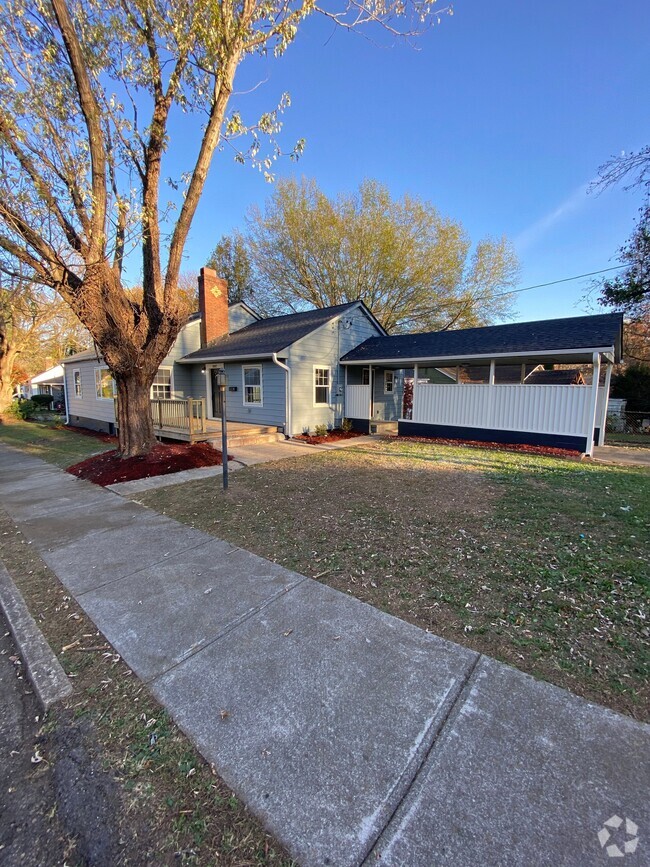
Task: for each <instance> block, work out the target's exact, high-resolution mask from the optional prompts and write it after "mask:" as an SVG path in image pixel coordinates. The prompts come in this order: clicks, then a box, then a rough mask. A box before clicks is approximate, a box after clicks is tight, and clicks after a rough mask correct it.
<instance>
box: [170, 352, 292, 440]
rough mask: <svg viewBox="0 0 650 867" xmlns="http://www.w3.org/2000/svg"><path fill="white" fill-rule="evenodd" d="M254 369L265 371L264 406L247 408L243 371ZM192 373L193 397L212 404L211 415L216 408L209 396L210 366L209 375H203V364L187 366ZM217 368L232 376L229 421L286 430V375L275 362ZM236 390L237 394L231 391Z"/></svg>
mask: <svg viewBox="0 0 650 867" xmlns="http://www.w3.org/2000/svg"><path fill="white" fill-rule="evenodd" d="M250 365H260V366H261V368H262V406H248V405H246V404H244V388H243V368H244V367H245V366H246V367H248V366H250ZM183 366H184V367H186V368H187V369H188V370H190V371H191V374H190V376H191V388H192V397H196V398H201V397H202V398H205V400H206V402H207V403H208V415H211V412H212V407H211V406H210V402H209V395H208V377H209V368H210V365H207V368H206V372H205V373H201V365H200V364H192V365H183ZM214 367H225V370H226V374H227V376H228V391H227V392H226V415H227V417H228V420H229V421H238V422H244V423H247V424H261V425H272V426H277V427H282V426H283V425H284V423H285V417H284V415H285V409H284V407H285V388H286V386H285V376H286V374H285V372H284V370H282V369H281V368H280V367H278V366H277V364H273V362H272V361H266V360H264V361H262V360H260V361H246V362H244V363H241V362H240V363H234V362H233V363H229V364H225V365H220V364H215V365H214ZM231 388H236V389H237V390H236V391H230V389H231Z"/></svg>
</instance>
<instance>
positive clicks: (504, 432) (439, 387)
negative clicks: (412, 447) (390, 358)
mask: <svg viewBox="0 0 650 867" xmlns="http://www.w3.org/2000/svg"><path fill="white" fill-rule="evenodd" d="M554 360H555V361H557V359H554ZM459 361H461V362H462V361H464V360H463V359H461V360H459ZM513 361H514V360H513V359H499V360H498V361H497V360H495V359H492V360H490V362H488V363H487V364H486V363H485V362H483V367H482V370H483V371H484V372H483V373H482V374H477V370H478V368H477V366H476V364H474V365H472V367H471V370H472V374H473V375H474V376H477V375H478V376H482V379H480V381H479V382H471V381H467V379H466V378H465V379H464V378H463V376H464V370H466V369H469V365H467V364H466V363H465V364H462V363H456V364H453V365H451V364H449V361H448V360H447V359H445V360H444V361H443V360H442V359H431V360H428V359H427V360H426V361H424V363H421V364H413V365H412V366H411V367H403V366H400V365H399V364H397V363H394V364H389V363H384V364H375V365H372V364H369V365H366V366H352V365H351V366H349V367H348V369H347V377H346V380H347V382H346V387H345V415H346V417H347V418H349V419H351V420H352V422H353V424H354V426H355V427H356V428H357V429H359V430H363V431H364V432H368V433H375V432H376V433H386V432H388V428H390V427H393V428H394V427H395V426H396V427H397V432H398V433H399V434H400V435H401V436H424V437H427V436H428V437H446V438H453V439H468V440H479V441H481V440H482V441H486V442H487V441H491V442H503V443H520V444H530V445H550V446H555V447H557V448H564V449H571V450H575V451H579V452H584V453H586V454H591V453H592V452H593V447H594V446H597V445H602V444H603V443H604V437H605V422H606V418H607V401H608V393H609V382H610V376H611V368H612V361H611V358H608V357H605V358H603V361H604V365H603V366H604V367H605V375H604V383H603V384H602V385H601V384H600V381H599V380H600V371H601V356H600V353H595V354H594V355H592V356H591V357H590V361H591V365H592V381H591V383H590V384H588V385H584V384H583V385H536V384H532V383H530V382H526V378H527V373H526V371H527V369H528V367H529V366H530V365H531V364H532V365H533V366H537V365H538V364H544V363H548V362H549V361H550V359H548V358H540V359H529V360H527V363H525V364H521V363H517V369H519V368H520V369H521V373H520V374H519V373H517V378H520V382H518V383H512V382H508V383H505V382H503V381H499V370H500V368H504V367H505V366H507V367H508V368H510V369H512V367H513V366H514V365H513ZM436 362H437V363H436ZM517 362H520V360H519V359H517ZM390 432H393V431H390Z"/></svg>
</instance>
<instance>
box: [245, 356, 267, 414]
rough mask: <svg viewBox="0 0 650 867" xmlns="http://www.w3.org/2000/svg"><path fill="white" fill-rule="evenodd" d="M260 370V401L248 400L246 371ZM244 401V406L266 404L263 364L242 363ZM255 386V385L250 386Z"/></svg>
mask: <svg viewBox="0 0 650 867" xmlns="http://www.w3.org/2000/svg"><path fill="white" fill-rule="evenodd" d="M247 370H259V372H260V386H259V388H260V399H259V401H250V400H246V371H247ZM241 385H242V402H243V404H244V406H258V407H259V406H264V372H263V370H262V365H261V364H242V366H241ZM248 387H249V388H254V387H255V386H250V385H249V386H248Z"/></svg>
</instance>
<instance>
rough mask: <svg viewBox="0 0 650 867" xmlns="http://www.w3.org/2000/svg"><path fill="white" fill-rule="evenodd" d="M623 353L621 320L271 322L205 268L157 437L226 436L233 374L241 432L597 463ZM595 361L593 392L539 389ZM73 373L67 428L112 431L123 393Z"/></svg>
mask: <svg viewBox="0 0 650 867" xmlns="http://www.w3.org/2000/svg"><path fill="white" fill-rule="evenodd" d="M621 352H622V317H621V316H620V315H619V314H602V315H598V316H580V317H573V318H570V319H555V320H546V321H542V322H528V323H516V324H509V325H498V326H489V327H485V328H470V329H464V330H458V331H444V332H431V333H426V334H401V335H396V336H389V335H388V334H387V333H386V331H385V330H384V328H383V327H382V326H381V324H380V323H379V322H378V321H377V319H376V318H375V317H374V316H373V314H372V312H371V311H370V310H369V309H368V308H367V307H366V306H365V304H364V303H363V302H362V301H354V302H351V303H348V304H340V305H337V306H334V307H328V308H323V309H316V310H308V311H304V312H300V313H291V314H288V315H285V316H274V317H270V318H261V317H260V316H259V315H258V314H257V313H256V312H255V311H253V310H252V309H251V308H250V307H249V306H248V305H246V304H244V303H237V304H231V305H228V302H227V286H226V284H225V281H223V280H220V279H219V278H218V277H217V275H216V273H215V272H214V271H212V270H210V269H208V268H203V269H202V270H201V276H200V278H199V312H198V313H197V314H195V315H194V316H192V317H190V319H189V321H188V322H187V324H186V325H185V326H184V327H183V328H182V329H181V331H180V333H179V335H178V338H177V339H176V341H175V343H174V345H173V347H172V349H171V350H170V352H169V354H168V356H167V358H165V360H164V361H163V363H162V364H161V366H160V369H159V372H158V374H157V376H156V379H155V380H154V383H153V386H152V389H151V399H152V414H153V418H154V429H155V430H156V433H157V434H158V435H160V436H164V437H170V438H179V439H190V440H192V439H217V438H218V436H219V433H220V426H219V419H220V418H221V411H222V407H221V393H220V391H219V389H218V388H217V387H216V381H217V380H216V377H217V374H218V372H219V371H221V370H225V372H226V376H227V388H226V391H225V399H226V416H227V419H228V421H229V422H230V423H231V428H230V429H231V431H233V432H235V433H242V432H245V431H249V432H253V431H256V432H257V433H259V434H264V435H269V436H277V433H281V434H284V435H285V436H294V435H296V434H299V433H302V432H303V431H306V430H312V431H313V429H314V428H315V426H316V425H326V426H328V427H335V426H338V425H339V424H341V422H342V420H343V419H344V418H348V419H350V420H351V421H352V424H353V425H354V427H355V428H357V429H358V430H362V431H367V432H374V431H375V430H378V431H381V429H382V427H383V426H385V425H386V424H390V425H392V426H394V427H397V429H398V430H399V433H400V434H403V435H417V436H446V437H449V436H453V437H454V438H460V439H463V438H464V439H479V440H481V439H482V440H492V441H495V440H496V441H501V442H522V443H542V444H550V445H557V446H561V447H566V448H572V449H576V450H578V451H585V452H588V453H591V450H592V448H593V444H594V441H595V442H599V441H602V438H603V436H604V428H605V425H604V419H605V413H606V408H607V392H608V389H609V376H610V374H611V366H612V365H613V364H614V363H617V362H618V361H619V360H620V358H621ZM601 362H602V363H603V364H604V365H605V366H606V380H607V381H606V385H605V387H604V388H599V386H598V378H599V376H598V375H599V371H600V366H601ZM585 363H589V364H591V365H593V367H594V372H595V376H594V377H593V383H592V384H591V385H584V384H569V383H565V381H564V380H565V378H566V377H564V371H562V374H563V381H562V383H560V384H558V383H550V384H547V383H538V384H535V383H534V379H533V381H532V382H531V378H533V377H534V374H535V373H541V372H542V368H543V366H544V365H546V366H548V365H550V364H562V365H567V364H571V365H573V364H576V365H577V364H580V365H583V364H585ZM63 364H64V368H65V390H66V397H67V405H68V412H69V421H70V423H72V424H79V425H83V426H87V427H92V428H96V429H101V430H107V431H113V430H114V429H115V405H114V399H115V390H114V384H113V380H112V378H111V375H110V372H109V370H108V368H107V367H106V364H105V363H104V362H103V360H102V359H101V357H99V356H98V355H97V353H96V352H94V351H93V350H88V351H87V352H82V353H78V354H77V355H73V356H70V357H69V358H66V359H65V360H64V362H63ZM545 372H553V371H545ZM559 372H560V371H558V373H559ZM557 378H559V377H557ZM577 382H578V380H577V379H576V383H577Z"/></svg>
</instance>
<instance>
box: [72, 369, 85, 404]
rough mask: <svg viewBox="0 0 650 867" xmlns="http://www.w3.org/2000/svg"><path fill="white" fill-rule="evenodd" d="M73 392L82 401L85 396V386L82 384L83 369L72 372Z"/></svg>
mask: <svg viewBox="0 0 650 867" xmlns="http://www.w3.org/2000/svg"><path fill="white" fill-rule="evenodd" d="M77 377H79V379H78V380H77ZM77 386H79V388H78V389H77ZM72 390H73V392H74V396H75V397H78V398H80V399H81V398H83V396H84V395H83V391H84V390H83V385H82V382H81V368H80V367H75V368H74V370H73V371H72Z"/></svg>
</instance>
